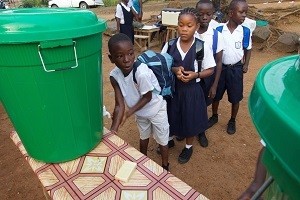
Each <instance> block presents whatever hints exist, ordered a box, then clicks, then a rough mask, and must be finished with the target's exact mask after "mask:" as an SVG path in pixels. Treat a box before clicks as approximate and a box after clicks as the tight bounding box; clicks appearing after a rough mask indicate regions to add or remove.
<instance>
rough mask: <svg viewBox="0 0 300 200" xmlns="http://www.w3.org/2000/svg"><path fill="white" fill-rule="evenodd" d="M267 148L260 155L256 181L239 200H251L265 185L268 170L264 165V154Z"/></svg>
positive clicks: (256, 169) (255, 176) (255, 175)
mask: <svg viewBox="0 0 300 200" xmlns="http://www.w3.org/2000/svg"><path fill="white" fill-rule="evenodd" d="M264 149H265V148H262V149H261V150H260V152H259V154H258V158H257V163H256V168H255V174H254V180H253V181H252V182H251V184H250V185H249V186H248V188H247V189H246V190H245V191H244V192H243V194H242V195H241V196H240V197H239V198H238V199H239V200H248V199H249V200H250V199H251V197H252V196H253V195H254V194H255V192H256V191H257V190H258V189H259V188H260V187H261V186H262V185H263V183H264V182H265V179H266V174H267V170H266V168H265V166H264V165H263V164H262V161H261V160H262V154H263V152H264Z"/></svg>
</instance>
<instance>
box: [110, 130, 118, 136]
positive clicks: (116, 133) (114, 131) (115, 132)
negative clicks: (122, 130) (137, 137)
mask: <svg viewBox="0 0 300 200" xmlns="http://www.w3.org/2000/svg"><path fill="white" fill-rule="evenodd" d="M110 132H111V133H113V134H115V135H118V132H117V131H116V130H110Z"/></svg>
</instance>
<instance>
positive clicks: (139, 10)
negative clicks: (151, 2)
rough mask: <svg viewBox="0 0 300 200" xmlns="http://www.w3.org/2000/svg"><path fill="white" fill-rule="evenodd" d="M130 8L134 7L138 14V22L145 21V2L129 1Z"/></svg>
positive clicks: (139, 0) (138, 0) (140, 0)
mask: <svg viewBox="0 0 300 200" xmlns="http://www.w3.org/2000/svg"><path fill="white" fill-rule="evenodd" d="M129 6H132V7H133V8H134V10H136V12H137V18H136V20H137V21H138V22H141V21H142V19H143V1H142V0H129Z"/></svg>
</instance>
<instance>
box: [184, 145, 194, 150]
mask: <svg viewBox="0 0 300 200" xmlns="http://www.w3.org/2000/svg"><path fill="white" fill-rule="evenodd" d="M192 146H193V145H188V144H186V145H185V148H187V149H189V148H191V147H192Z"/></svg>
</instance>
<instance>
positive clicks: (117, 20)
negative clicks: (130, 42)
mask: <svg viewBox="0 0 300 200" xmlns="http://www.w3.org/2000/svg"><path fill="white" fill-rule="evenodd" d="M120 20H121V19H120V18H118V17H116V22H117V33H120Z"/></svg>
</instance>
